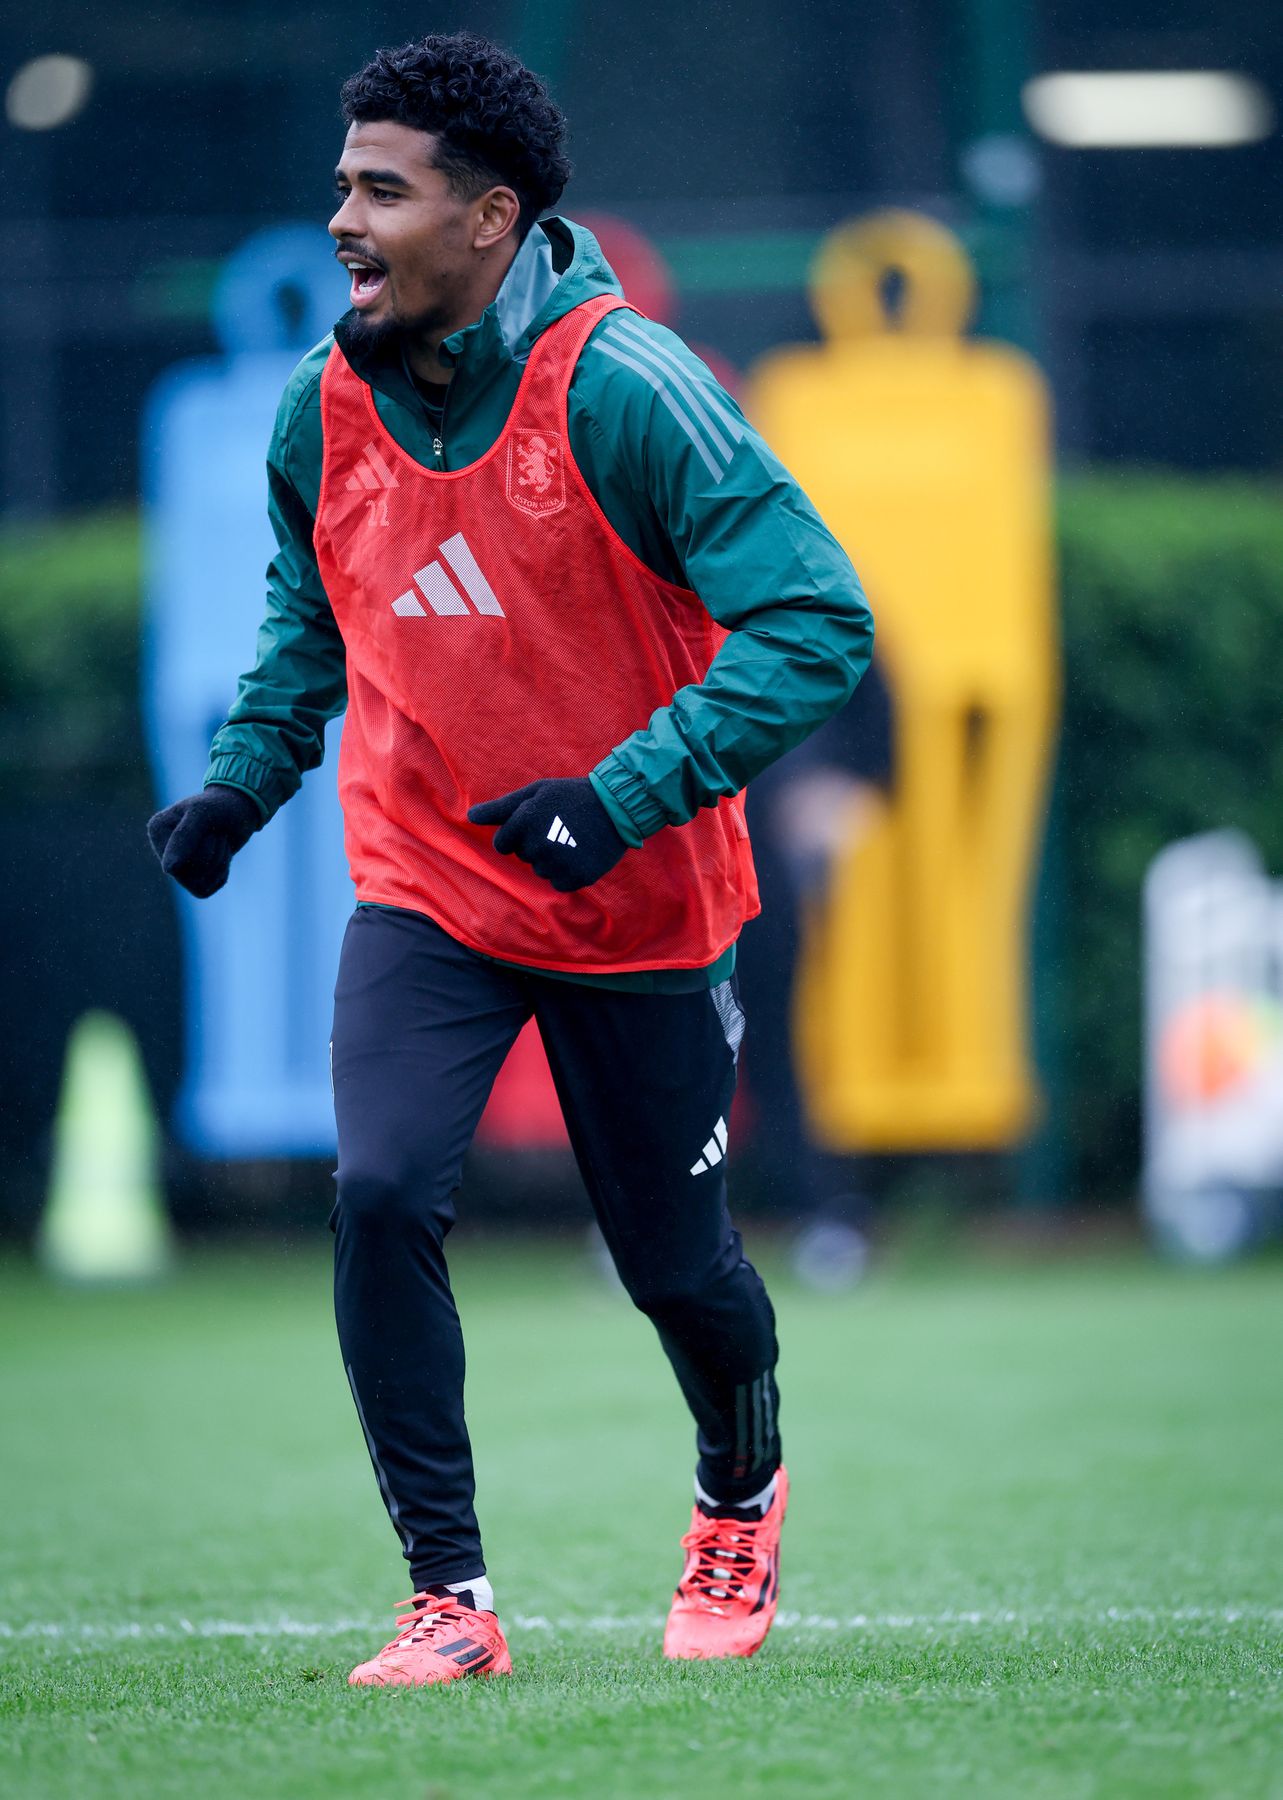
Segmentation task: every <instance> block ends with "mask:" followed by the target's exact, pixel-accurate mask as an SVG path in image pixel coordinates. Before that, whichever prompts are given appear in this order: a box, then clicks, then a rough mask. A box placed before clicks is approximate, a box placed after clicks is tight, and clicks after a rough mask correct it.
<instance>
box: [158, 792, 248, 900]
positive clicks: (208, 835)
mask: <svg viewBox="0 0 1283 1800" xmlns="http://www.w3.org/2000/svg"><path fill="white" fill-rule="evenodd" d="M262 823H263V815H262V813H261V812H260V811H259V809H258V807H257V806H256V805H255V804H254V802H253V801H252V800H251V799H250V797H249V795H248V794H243V793H242V792H241V791H240V789H239V788H233V787H223V786H222V785H221V784H220V783H218V782H214V783H211V785H210V786H209V787H207V788H204V789H203V790H202V791H201V792H200V793H199V794H188V796H187V798H186V799H185V800H175V802H174V804H173V805H172V806H167V807H166V808H165V810H164V811H163V812H158V813H153V814H152V816H151V818H150V819H148V821H147V836H148V837H149V838H150V840H151V847H152V849H153V850H154V851H155V852H156V854H157V856H158V857H159V858H160V866H161V868H162V869H163V870H164V871H165V873H166V875H172V876H173V878H174V880H175V881H177V882H181V883H182V885H183V887H185V888H186V889H187V892H188V893H189V894H195V896H196V898H197V899H198V900H207V899H208V898H209V896H210V895H211V894H216V893H217V892H218V890H219V888H221V887H222V885H223V883H224V882H225V881H226V880H227V871H228V868H229V867H230V865H231V860H232V858H233V857H234V856H235V854H236V852H237V851H238V850H240V849H241V848H242V847H243V846H244V845H245V844H247V843H248V842H249V839H250V838H251V837H252V836H253V834H254V833H255V832H256V831H257V830H258V828H259V826H260V825H261V824H262Z"/></svg>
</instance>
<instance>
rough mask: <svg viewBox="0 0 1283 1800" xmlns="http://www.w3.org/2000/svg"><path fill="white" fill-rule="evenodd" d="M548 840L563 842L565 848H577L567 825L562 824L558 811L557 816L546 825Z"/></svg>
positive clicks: (551, 842) (556, 842)
mask: <svg viewBox="0 0 1283 1800" xmlns="http://www.w3.org/2000/svg"><path fill="white" fill-rule="evenodd" d="M548 842H549V843H550V844H565V845H566V846H567V848H568V849H571V850H577V849H578V848H579V846H578V844H577V843H576V842H575V840H574V838H572V837H571V835H570V832H569V830H568V829H567V827H566V826H564V825H563V824H562V822H561V814H560V813H558V814H557V817H556V818H555V819H554V820H553V822H552V824H551V825H550V826H549V827H548Z"/></svg>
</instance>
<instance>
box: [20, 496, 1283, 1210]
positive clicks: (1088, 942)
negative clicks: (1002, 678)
mask: <svg viewBox="0 0 1283 1800" xmlns="http://www.w3.org/2000/svg"><path fill="white" fill-rule="evenodd" d="M1058 501H1059V505H1058V515H1059V517H1058V529H1059V535H1060V549H1061V565H1062V585H1061V602H1062V610H1063V619H1064V645H1065V674H1066V679H1065V709H1064V733H1063V743H1062V750H1061V762H1060V777H1059V789H1058V794H1059V798H1058V803H1057V808H1056V814H1055V818H1054V823H1053V829H1054V831H1055V833H1056V837H1057V844H1056V856H1055V857H1054V858H1053V868H1054V869H1055V870H1056V877H1055V880H1054V881H1053V884H1052V885H1053V895H1052V898H1053V905H1054V914H1055V919H1054V926H1055V929H1054V931H1053V941H1054V943H1055V946H1056V951H1057V961H1058V963H1059V969H1058V971H1057V972H1056V973H1057V978H1056V979H1055V980H1054V982H1053V983H1052V984H1051V985H1052V988H1053V989H1054V991H1055V992H1056V993H1057V994H1058V995H1059V1006H1058V1008H1057V1011H1058V1018H1057V1020H1056V1027H1057V1036H1058V1038H1059V1050H1060V1054H1059V1058H1058V1060H1059V1066H1060V1078H1059V1082H1058V1086H1059V1100H1060V1104H1061V1105H1062V1107H1063V1119H1064V1136H1065V1140H1066V1143H1067V1146H1068V1150H1069V1156H1070V1161H1071V1179H1072V1183H1073V1187H1074V1190H1075V1192H1076V1193H1077V1195H1078V1196H1079V1197H1081V1198H1082V1199H1084V1200H1095V1199H1100V1198H1108V1197H1111V1196H1114V1195H1117V1194H1120V1193H1124V1192H1126V1191H1128V1190H1129V1189H1130V1188H1132V1187H1133V1186H1134V1182H1135V1176H1136V1170H1137V1166H1138V1157H1139V1066H1140V1065H1139V1058H1140V1027H1139V1014H1140V986H1139V981H1140V977H1139V956H1140V919H1139V907H1140V884H1141V878H1142V876H1143V874H1144V870H1145V867H1146V864H1147V863H1148V861H1149V859H1150V858H1151V857H1152V856H1153V855H1154V853H1155V851H1157V850H1158V849H1160V848H1161V847H1162V846H1163V845H1164V844H1166V843H1169V842H1170V841H1171V840H1172V839H1173V838H1177V837H1181V836H1184V835H1185V834H1187V833H1189V832H1192V831H1200V830H1203V829H1206V828H1208V827H1212V826H1218V825H1239V826H1241V827H1242V828H1243V829H1244V830H1246V831H1248V832H1249V833H1250V834H1251V835H1252V836H1253V837H1254V838H1255V839H1256V841H1257V842H1258V843H1259V845H1260V846H1261V849H1262V851H1263V852H1264V854H1265V856H1266V859H1267V861H1268V862H1269V864H1270V866H1271V867H1272V868H1273V869H1275V870H1276V871H1277V872H1279V873H1280V874H1283V676H1281V675H1280V670H1279V664H1280V660H1281V659H1283V494H1280V493H1276V492H1275V490H1274V489H1273V488H1272V487H1269V486H1267V485H1265V484H1263V483H1260V482H1250V483H1249V482H1246V481H1232V480H1219V481H1217V480H1207V479H1202V478H1200V479H1192V478H1185V477H1179V476H1173V475H1168V474H1158V473H1155V474H1143V473H1129V472H1124V473H1119V472H1111V473H1108V474H1105V473H1101V474H1096V475H1090V476H1075V477H1072V478H1068V479H1066V480H1064V481H1062V483H1061V485H1060V490H1059V496H1058ZM139 579H140V546H139V532H138V524H137V520H136V518H135V517H134V516H132V515H128V514H106V515H102V514H100V515H96V516H92V517H87V518H83V519H73V520H65V521H59V522H58V523H57V524H56V525H54V526H50V527H45V528H41V529H34V528H33V529H29V530H10V531H8V532H6V533H5V534H4V537H3V540H0V794H3V795H4V796H7V797H9V798H11V799H12V798H14V797H19V796H20V797H29V796H32V795H35V796H37V797H38V796H40V795H42V794H47V795H49V796H50V797H55V796H67V795H68V794H72V793H76V792H80V793H83V792H84V791H85V790H86V789H88V790H90V791H93V792H102V793H109V794H111V795H112V797H114V798H116V799H121V798H125V797H128V798H129V799H130V800H131V802H136V803H137V804H138V805H139V807H140V808H141V807H142V806H143V805H145V804H146V795H147V785H148V784H147V777H146V768H145V761H144V758H143V755H142V748H141V741H140V730H139V722H138V721H139V713H138V703H137V687H138V591H139Z"/></svg>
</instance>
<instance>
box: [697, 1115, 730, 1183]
mask: <svg viewBox="0 0 1283 1800" xmlns="http://www.w3.org/2000/svg"><path fill="white" fill-rule="evenodd" d="M726 1136H727V1133H726V1120H725V1119H719V1120H718V1121H717V1123H716V1125H714V1127H713V1135H712V1137H711V1138H709V1140H708V1142H707V1143H706V1144H705V1145H704V1150H703V1154H702V1155H701V1156H700V1158H699V1160H698V1161H697V1162H694V1163H692V1164H691V1174H692V1175H704V1174H707V1172H708V1170H709V1169H715V1168H716V1167H717V1165H718V1163H719V1162H721V1160H722V1158H723V1157H724V1156H725V1155H726Z"/></svg>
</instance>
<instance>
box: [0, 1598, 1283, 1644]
mask: <svg viewBox="0 0 1283 1800" xmlns="http://www.w3.org/2000/svg"><path fill="white" fill-rule="evenodd" d="M505 1623H506V1624H508V1625H510V1626H511V1627H512V1629H513V1630H514V1631H519V1632H522V1631H528V1632H546V1633H548V1634H549V1635H550V1636H553V1637H574V1636H577V1635H579V1634H582V1633H588V1632H596V1633H618V1634H621V1635H622V1634H625V1633H628V1632H636V1631H660V1630H662V1629H663V1625H664V1619H663V1616H662V1614H660V1613H653V1614H652V1613H595V1614H586V1615H584V1616H583V1617H581V1618H557V1619H548V1618H545V1617H544V1616H543V1615H542V1614H539V1613H510V1614H508V1615H507V1616H506V1619H505ZM1071 1624H1073V1625H1150V1626H1175V1625H1187V1624H1215V1625H1236V1624H1250V1625H1262V1626H1265V1625H1283V1607H1278V1606H1224V1607H1209V1606H1176V1607H1147V1606H1130V1607H1129V1606H1110V1607H1106V1608H1104V1609H1102V1610H1095V1611H1093V1610H1084V1609H1079V1610H1075V1609H1072V1608H1065V1609H1061V1610H1056V1611H1050V1612H1016V1611H1007V1610H1001V1609H1000V1610H998V1611H988V1612H984V1611H981V1612H939V1613H851V1614H849V1615H848V1616H846V1617H843V1618H838V1617H836V1616H835V1615H833V1614H828V1613H801V1612H781V1613H780V1614H779V1615H778V1617H777V1618H776V1621H775V1630H776V1631H777V1632H780V1631H782V1632H784V1633H786V1634H787V1633H790V1632H802V1633H805V1632H826V1633H829V1632H839V1631H854V1632H858V1631H921V1630H930V1631H939V1630H947V1629H949V1628H950V1627H956V1626H960V1625H971V1626H995V1625H1006V1626H1017V1627H1021V1628H1032V1627H1034V1626H1040V1627H1041V1626H1050V1627H1053V1628H1054V1627H1058V1626H1065V1625H1071ZM386 1628H387V1620H385V1619H368V1618H367V1619H315V1620H309V1619H293V1618H290V1617H289V1616H288V1615H283V1616H282V1617H280V1618H276V1619H187V1618H178V1619H170V1620H165V1619H145V1620H144V1619H132V1620H115V1621H112V1620H108V1621H102V1620H84V1621H79V1622H78V1621H76V1620H66V1619H52V1620H43V1619H32V1620H28V1621H27V1622H26V1623H23V1624H13V1623H10V1622H7V1621H5V1620H0V1639H8V1640H31V1639H37V1640H43V1641H51V1642H55V1643H56V1642H64V1643H65V1642H71V1643H134V1642H151V1641H153V1640H154V1641H170V1642H181V1641H182V1640H183V1639H185V1638H250V1639H252V1638H301V1639H306V1638H337V1637H350V1636H354V1635H357V1634H369V1635H372V1636H377V1635H378V1634H379V1633H380V1632H381V1631H383V1630H385V1629H386Z"/></svg>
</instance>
